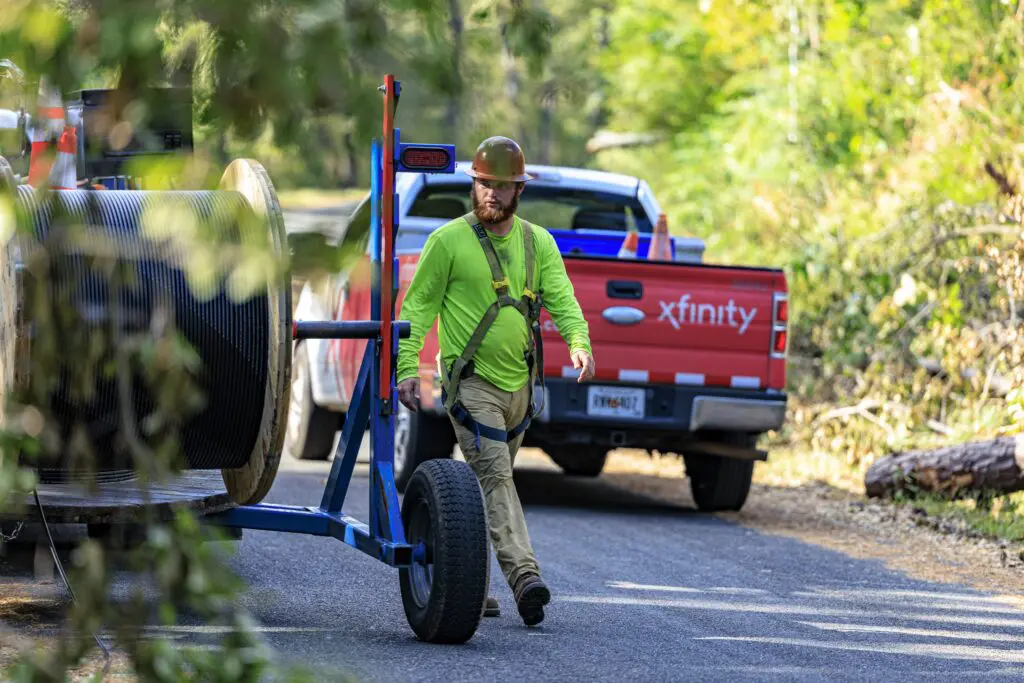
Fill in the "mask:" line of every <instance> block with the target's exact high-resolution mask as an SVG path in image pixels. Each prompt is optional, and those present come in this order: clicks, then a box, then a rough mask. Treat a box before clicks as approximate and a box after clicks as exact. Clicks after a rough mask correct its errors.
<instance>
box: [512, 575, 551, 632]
mask: <svg viewBox="0 0 1024 683" xmlns="http://www.w3.org/2000/svg"><path fill="white" fill-rule="evenodd" d="M514 593H515V596H516V605H517V606H518V607H519V616H521V617H522V618H523V623H525V624H526V625H527V626H536V625H537V624H539V623H540V622H542V621H544V605H546V604H548V603H549V602H551V591H549V590H548V587H547V586H546V585H545V584H544V580H543V579H541V578H540V577H539V576H537V575H536V574H523V575H522V576H521V577H519V580H518V581H516V587H515V591H514Z"/></svg>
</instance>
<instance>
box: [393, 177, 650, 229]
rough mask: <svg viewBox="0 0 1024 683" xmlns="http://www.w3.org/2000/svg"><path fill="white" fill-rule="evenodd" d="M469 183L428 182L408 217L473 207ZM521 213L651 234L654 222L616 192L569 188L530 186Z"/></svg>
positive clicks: (567, 225)
mask: <svg viewBox="0 0 1024 683" xmlns="http://www.w3.org/2000/svg"><path fill="white" fill-rule="evenodd" d="M469 187H470V186H469V184H468V183H466V184H460V185H428V186H427V187H424V188H423V189H422V190H421V191H420V193H419V194H418V195H417V197H416V201H415V202H414V203H413V205H412V207H410V209H409V213H408V215H409V217H414V218H434V219H443V220H451V219H454V218H458V217H459V216H462V215H464V214H466V213H468V212H469V211H471V210H472V203H471V202H470V198H469ZM516 213H518V214H519V215H520V216H522V217H523V218H525V219H526V220H528V221H530V222H531V223H535V224H537V225H540V226H543V227H545V228H547V229H549V230H573V231H578V230H587V231H591V230H599V231H602V232H626V231H627V230H637V231H639V232H646V233H649V232H651V230H652V226H651V222H650V221H649V220H648V219H647V216H646V214H645V213H644V210H643V207H642V206H641V205H640V202H639V201H638V200H637V199H635V198H632V197H627V196H625V195H613V194H607V193H601V192H594V191H588V190H574V189H571V188H566V187H545V186H540V185H534V186H531V185H529V184H528V185H527V186H526V190H524V191H523V194H522V196H521V197H520V198H519V208H518V210H517V211H516Z"/></svg>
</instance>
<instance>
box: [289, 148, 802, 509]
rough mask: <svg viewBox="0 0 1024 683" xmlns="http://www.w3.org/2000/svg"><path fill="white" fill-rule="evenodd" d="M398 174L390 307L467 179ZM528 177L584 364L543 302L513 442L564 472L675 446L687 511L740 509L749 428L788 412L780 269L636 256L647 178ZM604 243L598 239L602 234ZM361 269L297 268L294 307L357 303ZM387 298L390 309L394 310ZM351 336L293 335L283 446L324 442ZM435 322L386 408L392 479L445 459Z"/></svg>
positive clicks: (324, 447) (356, 311)
mask: <svg viewBox="0 0 1024 683" xmlns="http://www.w3.org/2000/svg"><path fill="white" fill-rule="evenodd" d="M463 168H464V165H461V164H460V165H459V166H458V167H457V170H456V174H455V175H446V176H430V175H419V174H408V175H406V174H402V175H401V176H400V178H399V185H398V193H399V220H400V227H399V234H398V240H397V243H396V244H397V251H398V254H399V261H400V275H399V283H400V284H399V287H400V289H399V305H400V304H401V298H402V296H403V295H404V292H405V289H406V288H407V287H408V283H409V282H410V281H411V279H412V274H413V273H414V272H415V267H416V260H417V258H418V254H419V250H420V249H421V247H422V245H423V242H424V241H425V239H426V236H427V235H428V234H429V233H430V232H431V231H432V230H434V229H436V228H437V227H439V226H440V225H442V224H443V223H445V222H447V220H450V219H451V218H452V217H457V216H461V215H463V214H464V213H466V212H467V211H468V210H469V186H470V179H469V177H468V176H466V175H465V174H464V173H463V172H462V169H463ZM529 171H530V172H531V173H533V174H535V175H536V176H537V180H536V181H533V182H531V183H530V184H529V186H528V187H527V189H526V191H524V193H523V195H522V199H521V202H520V207H519V214H520V215H521V216H523V217H524V218H526V219H528V220H530V221H531V222H534V223H535V224H537V225H542V226H544V227H545V228H547V229H549V230H551V232H552V234H553V235H554V236H555V239H556V242H558V244H559V246H560V248H561V251H562V253H563V258H564V261H565V266H566V270H567V271H568V274H569V278H570V280H571V281H572V283H573V286H574V288H575V291H576V296H577V299H578V300H579V302H580V305H581V306H582V308H583V312H584V315H585V317H586V319H587V321H588V322H589V324H590V334H591V340H592V344H593V349H594V356H595V359H596V362H597V374H596V377H595V378H594V380H593V381H591V382H589V383H584V384H578V383H577V382H576V377H577V375H578V371H576V370H574V369H573V368H572V365H571V362H570V360H569V354H568V349H567V348H566V345H565V343H564V341H563V340H562V338H561V337H560V336H559V334H558V331H557V329H555V325H554V322H553V321H552V320H551V318H550V317H549V316H548V315H547V313H546V312H545V313H544V314H543V316H542V318H541V324H542V326H543V330H544V345H545V348H544V359H545V367H544V376H545V382H546V392H547V394H546V400H545V401H544V409H543V411H542V412H541V413H540V414H539V415H538V416H537V417H536V419H535V420H534V422H533V424H532V425H531V427H530V429H529V430H528V431H527V434H526V437H525V440H524V446H535V447H538V448H541V449H543V450H544V451H545V452H546V453H547V454H548V455H549V456H550V457H551V459H552V460H553V461H554V462H555V463H557V464H558V465H559V466H560V467H561V468H562V469H563V470H564V471H565V473H566V474H569V475H577V476H597V475H598V474H600V473H601V470H602V468H603V467H604V464H605V459H606V456H607V453H608V451H609V450H611V449H614V448H639V449H648V450H657V451H659V452H663V453H665V452H669V453H677V454H681V455H682V457H683V459H684V462H685V467H686V473H687V476H688V478H689V480H690V487H691V491H692V493H693V497H694V500H695V501H696V503H697V506H698V508H700V509H701V510H708V511H711V510H738V509H740V507H742V505H743V504H744V502H745V500H746V498H747V494H748V492H749V490H750V483H751V476H752V473H753V464H754V461H755V460H757V459H763V458H765V457H767V454H766V453H764V452H763V451H759V450H757V449H756V447H755V442H756V440H757V437H758V436H759V435H760V434H762V433H764V432H766V431H768V430H773V429H778V428H779V427H780V426H781V425H782V423H783V421H784V419H785V413H786V395H785V392H784V388H785V383H786V350H787V320H788V315H787V314H788V301H787V287H786V279H785V275H784V273H783V272H782V271H781V270H777V269H771V268H751V267H735V266H720V265H709V264H705V263H703V262H702V260H703V244H702V243H700V242H699V241H696V240H687V239H682V238H675V239H674V240H673V253H674V257H673V260H672V261H648V260H646V259H645V258H644V255H645V254H646V253H647V249H646V245H647V243H648V242H649V239H650V236H651V233H652V231H653V226H654V225H655V223H656V221H657V217H658V215H659V214H660V208H659V207H658V205H657V203H656V202H655V200H654V197H653V195H652V193H651V192H650V189H649V187H647V185H646V183H644V182H643V181H641V180H638V179H636V178H632V177H629V176H621V175H617V174H611V173H602V172H597V171H585V170H581V169H566V168H555V167H546V166H532V167H530V168H529ZM363 224H367V225H368V207H367V206H365V204H364V205H363V206H361V207H360V208H359V209H357V210H356V211H355V213H354V214H353V218H352V220H351V221H350V222H349V225H348V228H347V230H346V233H345V235H344V237H343V240H344V242H345V243H347V244H349V245H351V246H352V247H353V248H356V249H365V239H364V238H363V237H362V234H363V233H364V232H365V229H364V228H362V225H363ZM627 230H636V231H638V232H639V233H640V240H641V241H640V249H639V256H638V257H636V258H620V257H619V256H618V245H619V244H621V242H622V240H623V238H624V237H625V235H626V231H627ZM609 244H611V245H613V247H612V249H611V251H609V247H608V245H609ZM368 273H369V268H368V262H367V261H366V260H365V259H363V260H362V261H359V262H358V263H357V264H356V266H355V267H353V268H351V269H349V270H348V272H346V273H338V274H334V275H332V276H330V277H328V278H322V279H320V280H318V281H312V282H308V283H307V284H306V285H305V288H304V290H303V292H302V294H301V295H300V299H299V303H298V306H297V310H296V317H297V318H300V319H346V320H360V319H368V317H369V310H370V307H369V278H368ZM399 310H400V309H399ZM363 348H364V343H363V342H356V341H334V342H331V341H322V342H320V341H317V340H306V341H304V342H301V343H300V345H299V346H298V347H297V348H296V354H295V361H294V363H295V367H294V370H293V372H294V374H293V385H292V397H291V398H292V414H291V415H290V416H289V429H288V438H287V443H286V447H287V449H288V450H289V451H290V452H291V453H292V454H293V455H295V456H297V457H305V458H325V457H329V455H330V453H331V452H332V450H331V447H332V443H333V439H334V433H335V431H336V430H337V429H338V428H339V427H340V416H341V415H343V413H344V411H345V409H346V408H347V405H348V401H349V399H350V393H351V388H352V386H353V384H354V382H355V376H356V372H357V371H358V366H359V362H360V360H361V354H362V351H363ZM437 350H438V349H437V336H436V326H435V329H434V330H433V331H432V332H431V334H429V335H428V336H427V339H426V342H425V345H424V349H423V353H422V355H421V371H420V376H421V381H422V389H421V396H422V399H421V400H422V402H423V406H422V410H421V411H420V412H418V413H411V412H409V411H408V410H406V409H405V408H404V407H401V408H400V412H399V414H398V416H397V421H396V434H395V441H396V452H395V474H396V480H397V482H398V485H399V488H404V485H405V483H406V482H407V481H408V478H409V477H410V476H411V474H412V472H413V471H414V470H415V468H416V467H417V466H418V465H419V463H421V462H423V461H424V460H428V459H432V458H442V457H451V455H452V452H453V447H454V445H455V435H454V432H453V430H452V427H451V424H450V423H449V421H448V419H447V417H446V416H445V414H444V411H443V409H442V407H441V399H440V395H441V385H440V381H439V379H438V374H437V369H436V355H437Z"/></svg>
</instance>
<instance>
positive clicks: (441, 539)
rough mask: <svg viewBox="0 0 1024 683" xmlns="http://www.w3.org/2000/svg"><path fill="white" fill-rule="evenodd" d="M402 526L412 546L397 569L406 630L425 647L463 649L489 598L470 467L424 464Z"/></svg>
mask: <svg viewBox="0 0 1024 683" xmlns="http://www.w3.org/2000/svg"><path fill="white" fill-rule="evenodd" d="M402 523H403V524H404V525H405V535H406V538H407V539H408V542H409V543H410V544H411V545H412V546H413V547H416V546H420V547H419V552H418V553H414V557H413V561H412V563H411V564H410V565H409V566H408V567H407V568H400V569H399V570H398V580H399V585H400V587H401V590H402V606H403V607H404V608H405V617H406V619H407V620H408V621H409V625H410V626H411V627H412V630H413V631H414V632H415V633H416V636H417V637H419V638H420V640H424V641H426V642H428V643H464V642H466V641H467V640H469V639H470V638H472V637H473V634H474V633H476V630H477V627H478V626H479V625H480V619H481V618H482V617H483V610H484V601H485V599H486V597H487V570H488V566H487V562H488V545H487V515H486V513H485V512H484V496H483V493H482V492H481V491H480V484H479V483H477V479H476V475H475V474H473V470H471V469H470V467H469V465H467V464H466V463H464V462H456V461H454V460H432V461H430V462H425V463H423V464H422V465H421V466H420V468H419V469H418V470H416V473H415V474H414V475H413V476H412V477H411V479H410V481H409V490H408V492H407V493H406V494H405V497H404V499H403V500H402Z"/></svg>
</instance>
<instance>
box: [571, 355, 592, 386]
mask: <svg viewBox="0 0 1024 683" xmlns="http://www.w3.org/2000/svg"><path fill="white" fill-rule="evenodd" d="M572 366H573V367H574V368H576V369H577V370H580V369H581V368H582V370H581V371H580V376H579V378H577V380H576V383H577V384H579V383H580V382H584V381H586V380H588V379H594V370H595V369H596V366H595V365H594V357H593V356H591V355H590V354H589V353H587V352H586V351H583V350H578V351H573V352H572Z"/></svg>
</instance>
